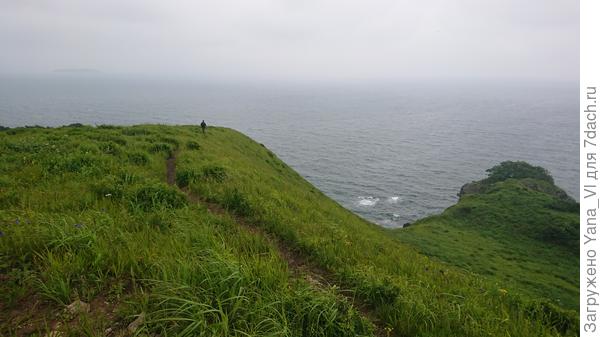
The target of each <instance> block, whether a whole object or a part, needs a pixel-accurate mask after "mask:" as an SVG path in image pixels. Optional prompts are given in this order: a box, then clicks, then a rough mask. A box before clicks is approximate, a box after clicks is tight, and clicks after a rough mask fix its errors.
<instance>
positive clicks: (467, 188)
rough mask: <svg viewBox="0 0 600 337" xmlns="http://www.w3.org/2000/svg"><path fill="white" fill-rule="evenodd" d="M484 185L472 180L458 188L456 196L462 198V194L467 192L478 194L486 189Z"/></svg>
mask: <svg viewBox="0 0 600 337" xmlns="http://www.w3.org/2000/svg"><path fill="white" fill-rule="evenodd" d="M486 187H487V186H486V185H485V184H483V183H481V182H479V181H474V182H471V183H468V184H464V185H463V186H462V187H461V188H460V192H458V197H459V198H462V197H463V196H465V195H467V194H480V193H483V192H485V189H486Z"/></svg>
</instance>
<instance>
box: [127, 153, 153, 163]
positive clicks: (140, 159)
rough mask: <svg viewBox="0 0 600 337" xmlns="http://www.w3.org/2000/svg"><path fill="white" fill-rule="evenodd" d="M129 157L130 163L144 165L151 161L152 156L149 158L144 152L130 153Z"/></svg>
mask: <svg viewBox="0 0 600 337" xmlns="http://www.w3.org/2000/svg"><path fill="white" fill-rule="evenodd" d="M127 159H128V160H129V162H130V163H132V164H134V165H138V166H143V165H146V164H148V163H149V162H150V158H148V155H147V154H145V153H143V152H133V153H128V154H127Z"/></svg>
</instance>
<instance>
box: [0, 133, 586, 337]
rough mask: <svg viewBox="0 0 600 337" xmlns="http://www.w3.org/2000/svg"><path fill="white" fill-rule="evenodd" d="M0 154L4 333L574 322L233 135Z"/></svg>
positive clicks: (5, 140)
mask: <svg viewBox="0 0 600 337" xmlns="http://www.w3.org/2000/svg"><path fill="white" fill-rule="evenodd" d="M0 156H1V157H2V158H1V159H2V160H1V161H0V231H1V232H0V278H1V279H2V283H1V284H0V303H1V307H0V315H1V316H0V318H1V319H0V322H2V323H1V324H2V325H1V326H0V333H2V334H3V335H8V336H24V335H28V334H32V333H38V334H40V335H44V334H45V333H47V332H49V331H54V332H60V333H62V334H64V335H72V336H80V335H89V336H103V335H111V336H112V335H115V336H121V335H128V334H133V333H136V334H138V335H143V334H146V335H159V336H197V335H209V336H213V335H214V336H275V335H277V336H300V335H302V336H357V335H358V336H371V335H379V336H437V337H443V336H461V337H463V336H560V335H564V336H575V335H576V334H577V329H578V323H577V318H576V317H575V315H574V314H573V313H571V312H568V311H565V310H563V309H561V308H559V307H558V306H555V305H552V304H549V303H546V302H540V301H531V300H529V298H526V297H523V296H521V295H519V293H518V292H512V291H506V290H505V287H504V285H502V284H496V283H495V282H492V281H490V280H489V279H487V278H486V277H481V276H479V275H476V274H474V273H471V272H469V271H465V270H464V269H462V268H457V267H454V266H452V265H450V264H448V263H444V262H442V261H439V260H438V259H437V258H435V259H432V258H429V257H427V256H424V255H422V254H421V253H419V252H418V251H417V249H415V248H413V247H412V246H411V245H412V244H406V243H403V242H401V241H402V240H401V239H399V236H398V235H397V233H396V232H394V231H390V230H386V229H383V228H380V227H378V226H376V225H374V224H371V223H369V222H367V221H365V220H363V219H361V218H359V217H358V216H356V215H355V214H353V213H351V212H349V211H348V210H346V209H344V208H343V207H341V206H340V205H339V204H337V203H335V202H334V201H332V200H331V199H329V198H328V197H326V196H325V195H323V194H322V193H321V192H320V191H318V190H317V189H316V188H314V187H313V186H312V185H310V184H309V183H308V182H307V181H305V180H304V179H303V178H302V177H301V176H300V175H298V174H297V173H296V172H295V171H293V170H292V169H291V168H290V167H288V166H287V165H286V164H285V163H283V162H282V161H281V160H279V159H278V158H277V156H276V155H275V154H273V153H272V152H271V151H269V150H268V149H267V148H265V147H264V146H261V145H260V144H257V143H256V142H254V141H252V140H251V139H249V138H248V137H246V136H244V135H242V134H240V133H238V132H235V131H233V130H230V129H225V128H209V130H208V132H207V134H206V135H203V134H202V132H201V130H200V128H199V127H196V126H160V125H141V126H133V127H114V126H99V127H96V128H94V127H88V126H81V125H72V126H71V127H63V128H56V129H47V128H18V129H8V130H4V131H2V132H0ZM507 183H508V184H509V183H511V182H509V181H507ZM518 192H519V191H518V190H517V191H513V192H511V193H518ZM524 192H527V191H526V190H524ZM465 200H466V199H465ZM479 211H481V212H485V210H478V212H479ZM557 212H558V211H557ZM419 227H420V226H417V225H415V226H414V228H415V229H416V228H419ZM532 240H533V239H532ZM567 246H568V244H567ZM567 246H565V247H567ZM566 249H568V248H565V250H566ZM77 301H83V302H77Z"/></svg>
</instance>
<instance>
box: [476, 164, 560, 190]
mask: <svg viewBox="0 0 600 337" xmlns="http://www.w3.org/2000/svg"><path fill="white" fill-rule="evenodd" d="M486 172H487V173H488V177H487V178H486V179H484V180H483V182H485V183H488V184H493V183H496V182H499V181H504V180H507V179H511V178H514V179H525V178H532V179H538V180H543V181H547V182H549V183H551V184H554V179H552V176H551V175H550V174H549V173H548V171H547V170H546V169H545V168H543V167H540V166H532V165H530V164H528V163H526V162H524V161H505V162H502V163H500V165H496V166H494V167H492V168H491V169H487V170H486Z"/></svg>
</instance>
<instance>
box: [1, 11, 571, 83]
mask: <svg viewBox="0 0 600 337" xmlns="http://www.w3.org/2000/svg"><path fill="white" fill-rule="evenodd" d="M71 68H85V69H96V70H98V71H100V72H101V73H106V74H141V75H165V76H185V77H194V78H195V77H198V78H217V79H258V80H271V79H274V80H308V81H311V80H348V79H350V80H356V79H358V80H361V79H386V80H398V79H412V78H500V79H513V78H516V79H541V80H566V81H573V80H577V79H578V77H579V2H578V1H575V0H529V1H523V0H454V1H448V0H419V1H415V0H362V1H359V0H293V1H292V0H252V1H249V0H215V1H204V0H178V1H164V0H97V1H92V0H85V1H82V0H0V73H51V72H53V71H54V70H56V69H71Z"/></svg>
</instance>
